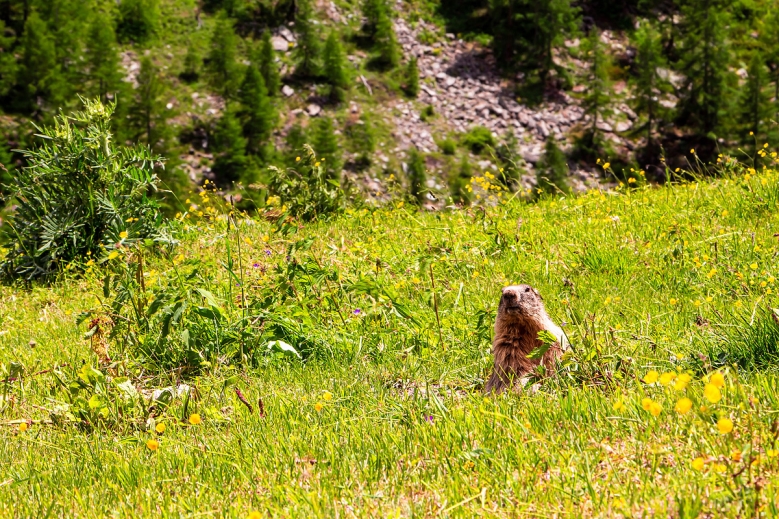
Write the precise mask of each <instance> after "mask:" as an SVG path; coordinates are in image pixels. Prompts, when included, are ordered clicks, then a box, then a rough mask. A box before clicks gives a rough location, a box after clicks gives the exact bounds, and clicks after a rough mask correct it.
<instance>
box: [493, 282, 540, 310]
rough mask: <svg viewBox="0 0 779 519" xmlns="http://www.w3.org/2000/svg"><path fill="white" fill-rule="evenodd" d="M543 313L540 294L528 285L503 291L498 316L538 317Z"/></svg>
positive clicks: (510, 287) (511, 287)
mask: <svg viewBox="0 0 779 519" xmlns="http://www.w3.org/2000/svg"><path fill="white" fill-rule="evenodd" d="M545 312H546V310H545V309H544V303H543V300H542V299H541V294H539V293H538V290H536V289H535V288H533V287H531V286H530V285H512V286H509V287H506V288H504V289H503V294H502V295H501V296H500V305H498V315H504V316H505V315H511V316H516V317H540V316H542V315H544V313H545Z"/></svg>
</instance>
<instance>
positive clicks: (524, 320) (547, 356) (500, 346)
mask: <svg viewBox="0 0 779 519" xmlns="http://www.w3.org/2000/svg"><path fill="white" fill-rule="evenodd" d="M541 330H547V331H549V332H551V333H552V335H554V336H555V337H557V342H556V343H554V345H552V347H550V348H549V349H548V350H547V351H546V353H544V355H543V356H542V357H541V358H540V359H529V358H528V357H527V356H528V354H530V353H531V352H532V351H533V350H535V349H536V348H538V347H540V346H542V345H543V343H542V342H541V341H540V340H539V339H538V332H540V331H541ZM567 347H568V342H567V340H566V338H565V335H564V334H563V331H562V330H561V329H560V327H559V326H557V325H556V324H555V323H554V322H552V319H550V318H549V315H548V314H547V313H546V309H545V308H544V303H543V301H542V300H541V294H539V293H538V291H537V290H536V289H535V288H533V287H531V286H530V285H515V286H510V287H506V288H504V289H503V294H502V295H501V298H500V305H498V315H497V318H496V319H495V339H494V340H493V341H492V353H493V354H494V355H495V368H494V371H493V373H492V376H491V377H490V379H489V380H488V381H487V384H486V385H485V386H484V391H485V393H491V392H493V391H494V392H495V393H501V392H502V391H503V390H504V389H506V387H509V386H513V385H515V384H517V383H518V382H519V381H520V379H521V378H522V377H523V376H524V375H526V374H528V373H531V372H532V371H533V370H534V369H535V368H536V366H538V365H539V364H543V365H544V368H546V370H547V372H549V371H551V370H552V369H553V368H554V365H555V363H556V361H557V359H558V358H560V356H561V355H562V352H563V351H564V350H565V349H566V348H567Z"/></svg>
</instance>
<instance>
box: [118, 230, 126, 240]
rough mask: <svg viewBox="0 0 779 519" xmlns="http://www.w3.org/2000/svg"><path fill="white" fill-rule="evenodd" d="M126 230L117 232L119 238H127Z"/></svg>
mask: <svg viewBox="0 0 779 519" xmlns="http://www.w3.org/2000/svg"><path fill="white" fill-rule="evenodd" d="M127 236H128V235H127V231H122V232H120V233H119V238H121V239H123V240H126V239H127Z"/></svg>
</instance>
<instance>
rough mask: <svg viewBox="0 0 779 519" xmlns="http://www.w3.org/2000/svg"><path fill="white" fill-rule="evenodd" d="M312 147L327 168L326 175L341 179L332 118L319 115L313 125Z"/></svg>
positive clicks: (338, 149) (338, 151)
mask: <svg viewBox="0 0 779 519" xmlns="http://www.w3.org/2000/svg"><path fill="white" fill-rule="evenodd" d="M312 147H313V148H314V151H315V152H316V154H317V156H318V157H319V158H320V160H321V161H324V163H325V164H324V165H325V167H326V168H327V177H328V178H329V179H332V180H337V181H340V180H341V153H340V151H341V148H340V146H339V145H338V137H337V136H336V134H335V128H334V126H333V120H332V119H330V118H329V117H320V118H319V120H317V121H316V124H315V126H314V137H313V144H312Z"/></svg>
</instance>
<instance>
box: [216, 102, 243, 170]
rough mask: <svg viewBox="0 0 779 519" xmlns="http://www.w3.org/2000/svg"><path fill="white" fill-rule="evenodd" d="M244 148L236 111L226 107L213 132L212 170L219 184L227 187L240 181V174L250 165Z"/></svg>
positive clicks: (241, 130)
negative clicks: (213, 153)
mask: <svg viewBox="0 0 779 519" xmlns="http://www.w3.org/2000/svg"><path fill="white" fill-rule="evenodd" d="M246 146H247V141H246V138H245V137H244V136H243V129H242V128H241V122H240V120H239V119H238V115H237V113H236V109H235V108H234V107H232V106H228V107H226V108H225V111H224V113H223V114H222V117H221V118H220V119H219V122H218V124H217V126H216V131H215V132H214V149H215V151H216V153H215V157H214V165H213V167H212V169H213V171H214V173H215V174H216V176H217V182H218V183H219V184H221V185H229V184H230V183H232V182H235V181H238V180H240V178H241V174H242V173H244V171H245V170H246V169H247V167H249V165H250V163H249V158H248V157H247V156H246Z"/></svg>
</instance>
